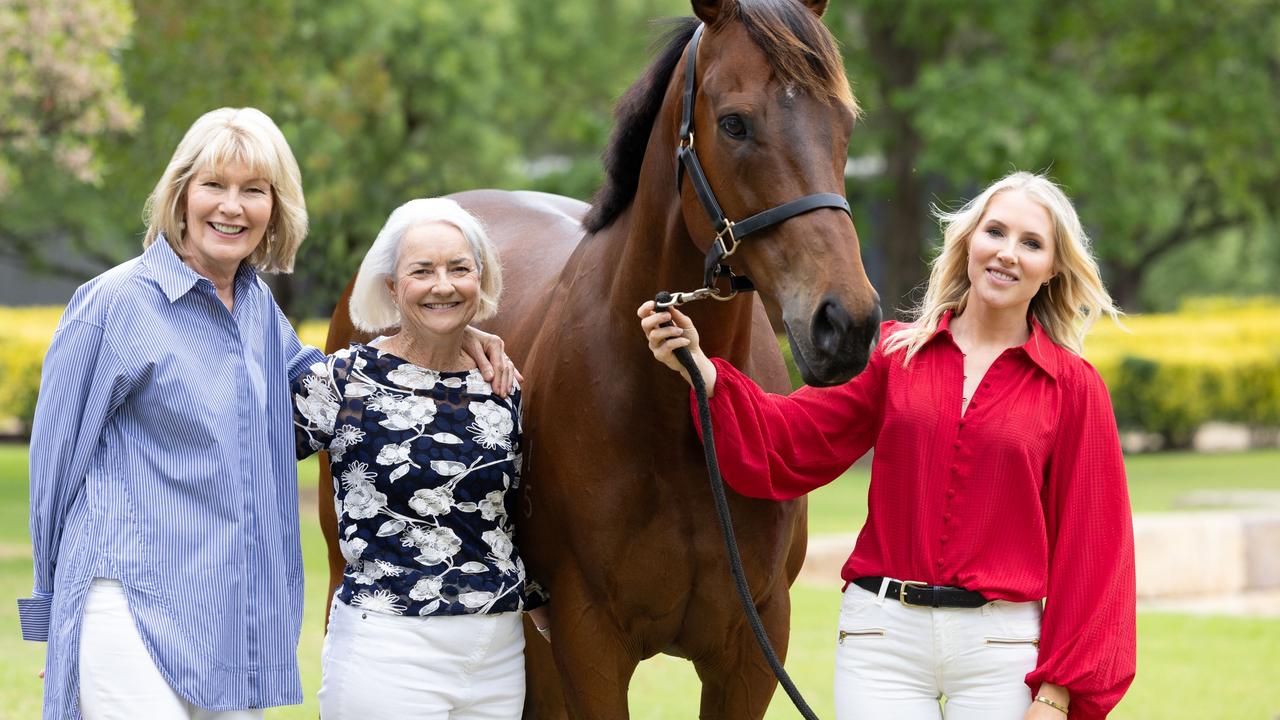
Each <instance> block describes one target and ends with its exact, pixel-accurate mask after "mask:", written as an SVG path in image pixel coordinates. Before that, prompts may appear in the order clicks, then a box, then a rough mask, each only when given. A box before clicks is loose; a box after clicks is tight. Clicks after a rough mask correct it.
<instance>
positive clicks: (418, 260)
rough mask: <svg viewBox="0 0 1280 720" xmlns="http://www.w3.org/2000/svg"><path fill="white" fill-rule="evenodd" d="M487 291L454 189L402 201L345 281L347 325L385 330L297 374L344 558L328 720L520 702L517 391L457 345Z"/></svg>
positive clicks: (328, 670) (465, 713)
mask: <svg viewBox="0 0 1280 720" xmlns="http://www.w3.org/2000/svg"><path fill="white" fill-rule="evenodd" d="M501 292H502V270H501V268H500V267H499V265H498V258H497V254H496V253H495V252H494V250H493V247H492V245H491V244H490V243H489V240H488V237H487V235H486V234H485V232H484V229H483V227H481V225H480V223H479V221H477V220H476V219H475V217H473V216H472V215H471V214H470V213H468V212H466V211H465V210H463V209H462V208H461V207H460V206H459V205H458V204H457V203H456V202H454V201H452V200H448V199H445V198H429V199H419V200H411V201H409V202H407V203H405V204H404V205H402V206H401V207H399V208H397V209H396V210H395V212H393V213H392V214H391V217H390V218H389V219H388V220H387V223H386V225H385V226H384V227H383V229H382V231H381V232H380V233H379V234H378V237H377V239H376V240H374V242H373V246H372V247H370V248H369V252H368V254H367V255H366V256H365V259H364V262H363V263H361V265H360V272H359V274H358V275H357V276H356V281H355V286H354V288H353V290H352V295H351V319H352V320H353V321H354V323H355V325H356V327H358V328H360V329H362V330H364V331H366V332H369V333H381V332H386V333H390V336H389V337H385V338H381V339H380V340H378V341H375V342H374V343H372V344H363V343H356V344H353V345H352V346H351V347H349V348H346V349H343V350H339V351H338V352H336V353H334V354H333V355H330V356H329V357H328V358H327V361H326V362H324V363H320V364H317V365H316V366H314V367H313V368H312V370H311V372H309V373H307V374H306V375H304V376H303V377H302V378H300V379H299V380H298V381H297V382H296V383H295V390H294V396H295V399H296V404H297V415H296V420H295V422H296V425H297V441H298V455H299V457H305V456H306V455H309V454H311V453H312V452H315V451H316V450H321V449H323V450H327V451H328V453H329V460H330V463H331V468H332V471H333V478H334V497H333V501H334V503H335V511H336V514H337V518H338V536H339V537H340V538H341V540H340V541H339V544H340V546H341V548H342V554H343V556H344V557H345V558H346V561H347V567H346V571H345V573H344V576H343V581H342V584H341V585H340V586H339V587H338V590H337V592H336V593H335V595H334V598H333V602H332V605H331V607H330V611H329V634H328V635H327V636H326V637H325V644H324V651H323V654H322V657H321V665H322V669H323V679H322V681H321V686H320V714H321V715H322V716H323V717H324V718H325V719H326V720H347V719H349V720H364V718H371V717H372V718H397V717H416V718H431V719H439V720H446V719H451V720H463V719H470V720H482V719H486V718H491V719H495V720H496V719H498V718H516V717H519V716H520V712H521V708H522V706H523V704H524V632H523V629H522V626H521V618H520V614H521V612H522V611H523V610H526V609H529V608H530V605H531V603H530V602H529V600H530V597H529V596H530V595H531V583H530V582H529V581H528V579H527V578H526V577H525V569H524V562H523V560H521V557H520V553H519V550H518V548H517V547H516V544H515V541H514V523H513V519H512V512H511V511H512V510H513V509H514V507H515V502H514V494H515V493H516V491H517V490H518V488H519V485H520V471H521V467H520V451H521V447H522V441H521V423H520V407H521V406H520V396H521V394H520V389H519V387H516V388H515V389H513V391H512V392H511V395H510V396H509V397H506V398H502V397H498V396H497V395H495V394H494V391H493V388H492V386H491V384H490V383H488V382H486V381H485V380H484V378H483V377H481V375H480V372H479V370H478V369H477V366H476V362H475V360H473V359H472V358H471V357H470V356H469V355H468V354H467V353H466V352H465V351H464V350H463V343H464V340H465V337H466V332H467V329H468V326H469V324H470V323H471V322H472V321H473V320H483V319H485V318H488V317H491V316H492V315H493V314H494V313H495V312H496V311H497V307H498V298H499V295H500V294H501ZM532 604H537V603H536V602H535V603H532ZM541 612H542V613H543V614H541V615H538V616H536V617H537V621H536V623H535V624H536V625H537V627H538V628H539V629H540V630H544V631H545V630H547V629H548V625H547V617H546V615H545V611H541Z"/></svg>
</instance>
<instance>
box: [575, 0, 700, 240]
mask: <svg viewBox="0 0 1280 720" xmlns="http://www.w3.org/2000/svg"><path fill="white" fill-rule="evenodd" d="M698 24H699V23H698V19H697V18H678V19H676V20H674V21H671V27H670V28H669V29H668V30H667V32H666V33H665V35H666V44H665V45H664V46H663V48H662V51H661V52H659V53H658V57H657V58H656V59H655V60H654V61H653V62H652V63H650V64H649V67H648V69H646V70H645V71H644V74H643V75H641V76H640V79H639V80H637V81H635V83H634V84H632V85H631V87H629V88H627V91H626V92H625V93H623V94H622V97H621V98H619V99H618V105H617V107H616V108H615V109H614V111H613V115H614V118H615V122H614V124H613V132H612V133H610V135H609V144H608V146H606V147H605V151H604V158H603V159H604V184H603V185H601V186H600V189H599V190H597V191H596V194H595V196H594V197H592V198H591V210H590V211H588V212H587V216H586V217H585V218H583V220H582V225H583V227H585V228H586V230H587V232H588V233H597V232H600V231H601V230H603V229H605V228H607V227H609V225H611V224H612V223H613V221H614V220H617V219H618V216H619V215H621V214H622V211H623V210H626V209H627V206H628V205H630V204H631V200H632V199H633V198H635V195H636V187H637V186H638V185H639V183H640V165H641V164H642V163H643V162H644V149H645V146H646V145H648V144H649V134H650V133H651V132H652V131H653V121H654V120H655V119H657V117H658V111H659V110H661V109H662V98H663V96H664V95H666V92H667V84H668V83H669V82H670V81H671V73H673V72H675V69H676V65H677V64H679V62H680V58H681V57H682V56H683V55H684V48H685V46H686V45H688V44H689V39H690V38H692V37H693V31H694V30H696V29H697V28H698Z"/></svg>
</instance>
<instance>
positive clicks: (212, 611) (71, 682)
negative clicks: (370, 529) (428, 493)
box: [18, 239, 324, 718]
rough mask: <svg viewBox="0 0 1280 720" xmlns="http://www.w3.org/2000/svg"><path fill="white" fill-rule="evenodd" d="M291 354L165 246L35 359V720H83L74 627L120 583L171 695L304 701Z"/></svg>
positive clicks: (253, 304)
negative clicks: (102, 582) (98, 593)
mask: <svg viewBox="0 0 1280 720" xmlns="http://www.w3.org/2000/svg"><path fill="white" fill-rule="evenodd" d="M323 359H324V358H323V356H322V355H321V354H320V353H319V352H318V351H316V350H315V349H314V348H304V347H303V346H302V345H301V344H300V343H299V342H298V337H297V335H296V334H295V333H294V331H293V328H292V327H291V326H290V325H289V322H288V320H287V319H286V318H285V317H284V315H283V314H282V313H281V312H280V310H279V308H278V307H277V306H276V304H275V300H274V299H273V298H272V297H271V293H270V291H269V290H268V289H267V286H266V285H265V284H264V283H263V282H262V281H261V280H260V279H259V278H258V277H257V275H256V274H255V273H254V271H253V270H252V269H251V268H250V267H248V266H247V265H242V266H241V268H240V270H239V272H238V273H237V275H236V278H235V302H234V309H233V310H232V311H228V310H227V308H226V306H225V305H223V304H222V302H221V301H220V300H219V299H218V296H217V293H216V291H215V289H214V286H213V283H211V282H210V281H209V280H208V279H206V278H204V277H202V276H200V275H198V274H197V273H195V272H194V271H193V270H191V268H189V267H187V266H186V265H185V264H183V263H182V261H181V260H180V259H179V258H178V256H177V255H176V254H174V252H173V249H172V248H170V247H169V244H168V243H167V242H165V241H164V240H163V239H160V240H157V241H156V242H155V243H153V244H152V245H151V247H149V248H148V249H147V250H146V252H144V253H143V254H142V255H141V256H140V257H138V258H135V259H133V260H131V261H129V262H126V263H124V264H122V265H120V266H118V267H116V268H114V269H112V270H109V271H107V272H106V273H103V274H102V275H100V276H98V277H97V278H95V279H93V280H91V281H89V282H88V283H86V284H85V285H84V286H82V287H81V288H80V289H79V290H78V291H77V292H76V294H75V296H74V297H73V298H72V300H71V303H70V304H69V305H68V306H67V310H66V313H65V314H64V315H63V317H62V321H61V322H60V323H59V325H58V329H57V332H56V333H55V334H54V337H53V343H52V344H51V346H50V348H49V353H48V355H47V356H46V357H45V362H44V369H43V372H42V376H41V387H40V396H39V401H38V403H37V406H36V416H35V422H34V425H33V427H32V436H31V541H32V546H33V555H34V560H35V590H34V592H33V597H32V598H29V599H21V600H19V601H18V606H19V615H20V618H21V623H22V633H23V637H24V638H26V639H28V640H47V641H48V643H49V648H48V656H47V660H46V664H45V670H46V678H45V698H44V703H45V708H44V712H45V717H46V718H63V717H79V710H78V703H79V684H78V675H77V666H78V658H79V639H80V619H81V614H82V609H83V603H84V597H85V593H86V591H87V589H88V587H89V584H90V582H91V581H92V580H93V578H95V577H106V578H115V579H118V580H119V581H120V582H121V583H122V584H123V586H124V589H125V593H126V596H127V598H128V601H129V610H130V613H131V614H132V615H133V619H134V622H135V624H136V625H137V628H138V631H139V633H140V634H141V636H142V638H143V641H144V642H145V643H146V644H147V646H148V648H149V649H150V650H151V653H152V655H153V657H154V658H155V659H156V662H157V665H158V666H159V668H160V671H161V673H162V674H163V675H164V677H165V678H166V679H167V680H168V681H169V683H170V685H171V686H172V687H173V689H174V690H175V691H176V692H177V693H178V694H179V695H181V696H182V697H184V698H185V699H187V700H188V701H189V702H191V703H193V704H194V705H196V706H199V707H202V708H207V709H211V710H231V709H239V708H251V707H267V706H272V705H284V704H294V703H299V702H301V701H302V689H301V683H300V679H299V676H298V665H297V657H296V651H297V641H298V633H299V627H300V624H301V616H302V555H301V549H300V546H299V540H298V488H297V470H296V465H295V464H294V459H293V455H294V447H293V446H294V442H293V414H292V402H291V398H290V395H289V379H290V377H291V376H296V375H298V374H300V373H301V372H302V371H303V370H305V369H306V368H307V367H308V366H309V365H311V364H312V363H314V362H319V361H322V360H323Z"/></svg>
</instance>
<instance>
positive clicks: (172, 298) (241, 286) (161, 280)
mask: <svg viewBox="0 0 1280 720" xmlns="http://www.w3.org/2000/svg"><path fill="white" fill-rule="evenodd" d="M142 261H143V263H144V264H145V265H146V266H147V269H148V270H150V271H151V275H152V276H153V277H154V278H155V280H156V283H157V284H159V285H160V289H161V290H163V291H164V294H165V297H167V298H169V302H171V303H173V302H177V300H178V298H180V297H182V296H183V295H186V294H187V293H188V292H190V291H191V288H193V287H195V286H196V285H197V284H198V283H199V282H200V281H201V280H204V281H205V282H208V283H209V285H210V286H211V287H212V285H213V283H212V282H211V281H210V280H209V279H208V278H206V277H205V276H203V275H201V274H200V273H198V272H196V271H195V270H192V269H191V267H190V266H189V265H187V264H186V263H184V262H182V258H180V257H178V254H177V253H176V252H174V251H173V248H172V247H170V245H169V241H168V240H166V239H165V236H164V234H163V233H161V234H159V235H157V236H156V239H155V242H153V243H151V247H148V248H147V249H146V250H145V251H144V252H143V253H142ZM254 277H256V275H255V273H254V271H253V268H252V267H251V266H250V265H249V263H246V262H242V263H240V267H239V268H238V269H237V270H236V280H235V284H236V294H237V295H240V294H242V291H243V290H245V289H246V288H248V287H249V286H250V283H252V281H253V278H254Z"/></svg>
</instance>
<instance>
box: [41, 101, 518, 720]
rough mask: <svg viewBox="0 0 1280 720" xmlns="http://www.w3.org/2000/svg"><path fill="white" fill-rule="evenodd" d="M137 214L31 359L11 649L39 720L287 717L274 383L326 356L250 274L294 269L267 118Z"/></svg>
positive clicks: (282, 172) (183, 161) (290, 612)
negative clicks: (23, 590) (140, 225)
mask: <svg viewBox="0 0 1280 720" xmlns="http://www.w3.org/2000/svg"><path fill="white" fill-rule="evenodd" d="M146 208H147V209H146V220H147V233H146V239H145V240H144V242H143V246H144V248H145V249H144V251H143V253H142V255H141V256H139V257H137V258H134V259H133V260H130V261H128V262H126V263H124V264H122V265H120V266H118V267H116V268H114V269H112V270H109V271H107V272H105V273H103V274H102V275H99V276H98V277H96V278H94V279H93V280H90V281H89V282H88V283H86V284H85V285H84V286H82V287H81V288H80V289H79V290H77V291H76V293H75V296H74V297H73V298H72V299H71V302H70V303H69V304H68V306H67V309H66V312H65V314H64V315H63V317H62V320H61V322H60V323H59V325H58V329H57V331H56V332H55V334H54V337H53V342H52V344H51V346H50V348H49V351H48V354H47V356H46V357H45V361H44V368H43V372H42V375H41V387H40V397H39V401H38V403H37V405H36V415H35V422H34V425H33V426H32V435H31V495H30V496H31V513H30V522H31V539H32V546H33V556H34V561H35V583H34V585H35V587H34V592H33V593H32V597H31V598H24V599H21V600H19V601H18V605H19V614H20V618H21V624H22V634H23V637H24V638H26V639H27V640H35V641H47V642H48V652H47V656H46V662H45V683H44V717H45V718H73V717H79V716H80V715H83V717H85V718H88V720H95V719H97V718H148V719H151V720H178V719H182V720H186V719H188V718H200V719H201V720H205V719H209V720H213V719H216V720H242V719H252V718H261V717H262V715H263V711H262V709H261V708H265V707H268V706H273V705H288V704H294V703H298V702H301V701H302V689H301V685H300V682H299V677H298V665H297V660H296V653H297V641H298V631H299V623H300V621H301V615H302V556H301V552H300V549H299V543H298V507H297V501H298V488H297V471H296V466H295V462H294V453H293V413H292V402H291V397H290V394H289V380H290V378H291V377H296V376H297V375H299V374H300V373H301V372H302V371H304V370H305V369H306V368H307V367H308V366H310V365H311V364H312V363H314V362H320V361H322V360H323V359H324V356H323V355H321V354H320V353H319V351H317V350H315V349H314V348H304V347H303V346H302V345H301V344H300V343H299V342H298V338H297V335H295V334H294V331H293V329H292V327H291V326H290V324H289V322H288V320H286V319H285V317H284V315H283V314H282V313H281V312H280V309H279V308H278V307H277V306H276V303H275V301H274V300H273V298H272V296H271V292H270V290H269V289H268V288H267V285H266V284H265V283H264V282H263V281H262V280H261V278H259V277H258V273H259V272H289V271H291V270H292V268H293V262H294V255H295V253H296V252H297V250H298V246H299V244H300V243H301V242H302V240H303V238H304V237H305V235H306V232H307V211H306V205H305V203H304V201H303V195H302V182H301V176H300V174H299V171H298V164H297V162H296V161H295V160H294V156H293V152H292V151H291V150H290V149H289V145H288V143H287V142H286V141H285V138H284V136H283V135H282V134H281V133H280V130H279V129H278V128H277V127H276V125H275V123H274V122H272V120H271V118H269V117H267V116H266V115H265V114H263V113H262V112H261V111H259V110H255V109H253V108H240V109H233V108H222V109H219V110H214V111H211V112H209V113H206V114H205V115H203V116H201V117H200V118H199V119H198V120H196V122H195V123H194V124H193V125H192V126H191V128H190V129H189V130H188V131H187V133H186V135H185V136H184V137H183V139H182V141H181V143H179V145H178V147H177V149H176V150H175V151H174V154H173V157H172V158H171V159H170V161H169V164H168V167H167V168H166V169H165V171H164V174H163V175H162V176H161V177H160V180H159V182H157V183H156V187H155V190H154V191H153V193H152V194H151V197H150V198H149V199H148V200H147V205H146ZM498 352H499V353H500V350H499V351H498ZM499 357H500V354H499ZM509 372H510V371H509V370H508V373H509Z"/></svg>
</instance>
